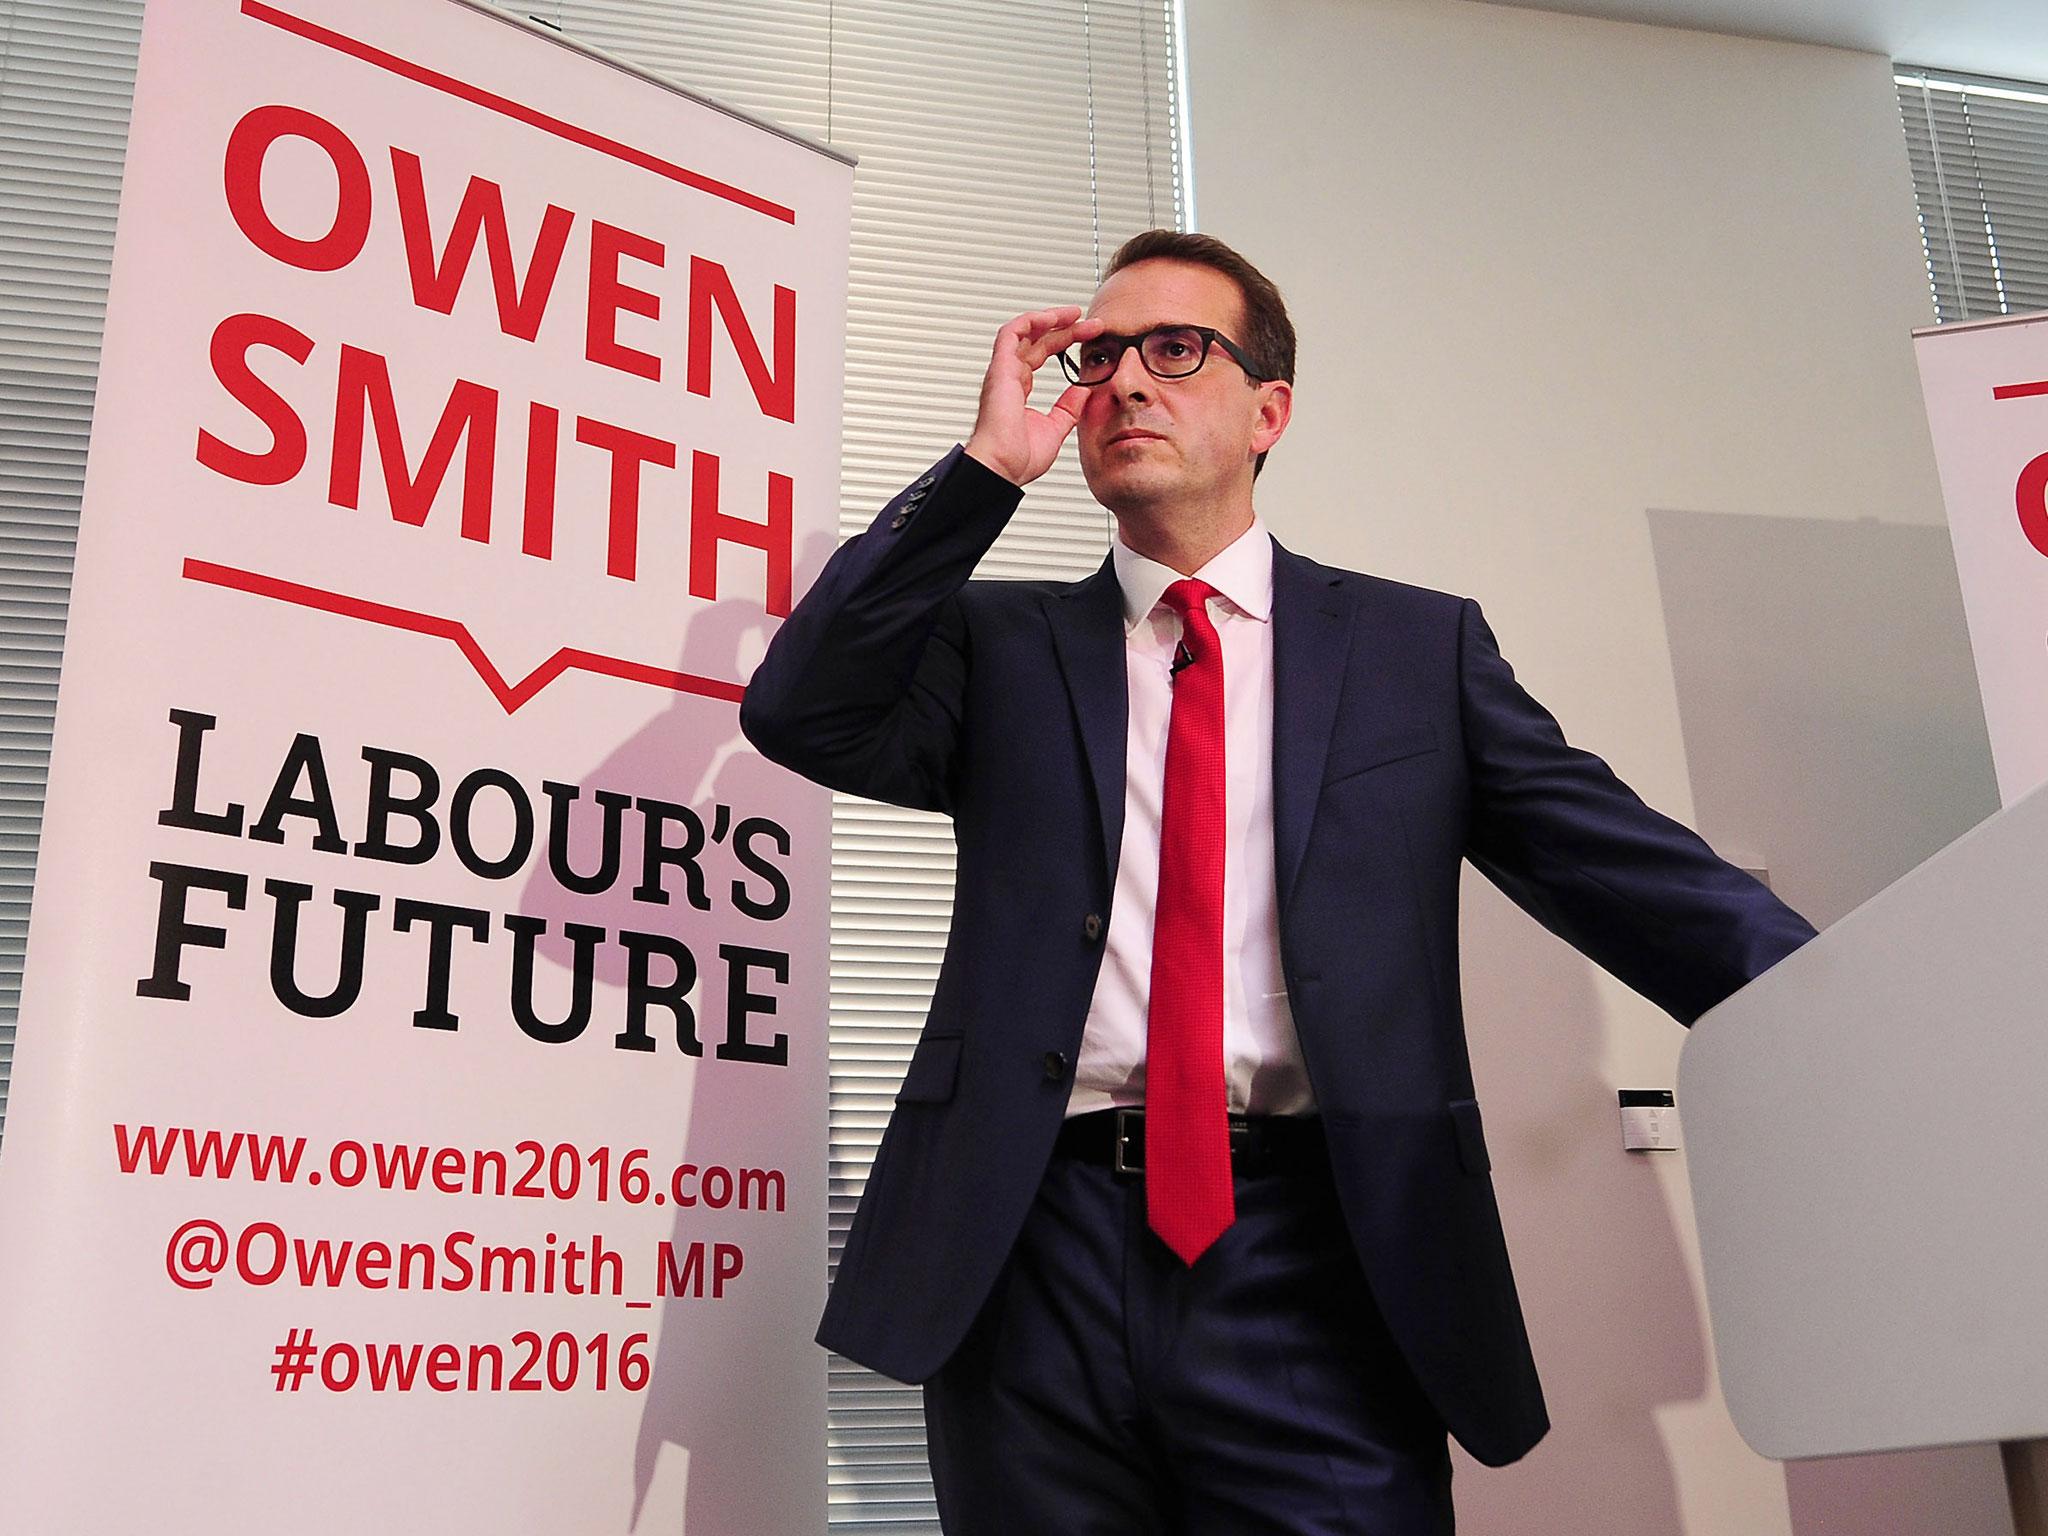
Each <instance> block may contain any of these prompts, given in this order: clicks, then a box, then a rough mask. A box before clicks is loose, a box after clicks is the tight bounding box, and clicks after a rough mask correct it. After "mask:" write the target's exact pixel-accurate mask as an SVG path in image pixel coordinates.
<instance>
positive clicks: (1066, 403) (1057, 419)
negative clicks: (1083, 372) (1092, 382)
mask: <svg viewBox="0 0 2048 1536" xmlns="http://www.w3.org/2000/svg"><path fill="white" fill-rule="evenodd" d="M1087 406H1088V386H1087V385H1086V384H1069V385H1068V386H1067V387H1066V388H1065V389H1064V390H1063V391H1061V393H1060V397H1059V399H1057V400H1055V401H1053V403H1052V404H1051V406H1049V407H1048V408H1047V409H1046V413H1045V417H1046V420H1048V421H1050V422H1051V423H1052V424H1053V425H1054V426H1056V427H1058V428H1059V429H1060V440H1061V441H1062V442H1064V441H1066V437H1067V434H1068V433H1069V432H1071V431H1073V430H1074V428H1075V426H1076V425H1077V424H1078V423H1079V422H1080V420H1081V412H1082V411H1084V410H1085V409H1087Z"/></svg>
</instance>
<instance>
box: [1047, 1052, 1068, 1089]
mask: <svg viewBox="0 0 2048 1536" xmlns="http://www.w3.org/2000/svg"><path fill="white" fill-rule="evenodd" d="M1043 1065H1044V1067H1045V1080H1046V1081H1047V1082H1048V1083H1057V1082H1062V1081H1064V1080H1065V1078H1066V1075H1067V1058H1066V1056H1065V1055H1064V1054H1062V1053H1061V1052H1059V1051H1047V1052H1046V1053H1045V1057H1044V1062H1043Z"/></svg>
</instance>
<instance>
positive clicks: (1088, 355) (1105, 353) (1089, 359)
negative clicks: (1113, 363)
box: [1081, 347, 1109, 368]
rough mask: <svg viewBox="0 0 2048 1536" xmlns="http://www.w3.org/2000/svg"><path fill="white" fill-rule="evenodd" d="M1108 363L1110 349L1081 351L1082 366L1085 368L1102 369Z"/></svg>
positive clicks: (1086, 349) (1090, 348) (1099, 348)
mask: <svg viewBox="0 0 2048 1536" xmlns="http://www.w3.org/2000/svg"><path fill="white" fill-rule="evenodd" d="M1108 361H1109V348H1107V347H1083V348H1082V349H1081V366H1082V367H1083V368H1100V367H1101V366H1102V365H1103V364H1104V363H1106V362H1108Z"/></svg>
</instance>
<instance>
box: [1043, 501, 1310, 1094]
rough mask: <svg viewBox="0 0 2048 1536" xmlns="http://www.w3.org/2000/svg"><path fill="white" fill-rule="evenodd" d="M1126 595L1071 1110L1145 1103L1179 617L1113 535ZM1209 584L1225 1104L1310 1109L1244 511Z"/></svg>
mask: <svg viewBox="0 0 2048 1536" xmlns="http://www.w3.org/2000/svg"><path fill="white" fill-rule="evenodd" d="M1110 555H1111V558H1112V560H1113V561H1114V562H1115V567H1116V579H1117V583H1118V585H1119V586H1121V587H1122V589H1123V599H1124V637H1125V639H1124V665H1125V670H1126V674H1127V676H1128V679H1129V691H1130V729H1129V733H1128V736H1127V739H1126V742H1125V748H1124V834H1123V844H1122V853H1121V854H1120V855H1119V857H1118V860H1117V873H1116V892H1115V895H1114V898H1113V904H1112V906H1111V907H1110V919H1109V932H1108V934H1107V936H1106V937H1105V939H1104V953H1103V957H1102V970H1101V973H1100V974H1099V975H1098V976H1097V977H1096V981H1095V996H1094V998H1093V1000H1092V1001H1091V1002H1090V1004H1089V1007H1088V1022H1087V1026H1086V1028H1085V1030H1084V1032H1083V1034H1082V1037H1081V1059H1080V1061H1079V1062H1078V1063H1077V1064H1076V1066H1075V1071H1074V1088H1073V1093H1072V1095H1071V1097H1070V1098H1069V1099H1068V1101H1067V1113H1068V1114H1069V1115H1078V1114H1085V1113H1087V1112H1088V1111H1090V1110H1097V1109H1108V1108H1111V1107H1113V1106H1121V1105H1141V1104H1143V1103H1144V1102H1145V1018H1146V1006H1147V1002H1148V1000H1149V998H1150V996H1151V980H1152V923H1153V917H1154V914H1155V913H1156V911H1157V910H1158V898H1159V816H1160V807H1161V804H1162V801H1163V799H1164V791H1165V784H1166V728H1167V723H1168V721H1169V719H1170V718H1171V716H1172V712H1173V682H1172V676H1171V671H1170V669H1171V667H1172V665H1173V656H1174V648H1175V647H1176V646H1177V645H1178V644H1179V642H1180V633H1181V622H1180V616H1179V615H1178V614H1176V613H1175V612H1174V611H1173V610H1172V609H1171V608H1168V607H1167V606H1166V605H1165V604H1163V603H1162V602H1160V600H1159V599H1160V597H1161V595H1162V594H1163V593H1164V592H1165V591H1166V589H1167V587H1169V586H1170V585H1172V584H1173V583H1174V582H1176V581H1179V580H1180V579H1181V576H1180V572H1178V571H1176V570H1173V569H1172V568H1170V567H1168V566H1164V565H1161V564H1159V562H1158V561H1156V560H1148V559H1147V558H1146V557H1145V556H1143V555H1141V554H1139V553H1138V552H1137V551H1136V550H1134V549H1131V548H1130V547H1129V546H1128V545H1126V544H1125V543H1124V542H1123V540H1122V539H1121V538H1118V539H1117V540H1116V541H1115V542H1114V544H1113V545H1112V547H1111V550H1110ZM1195 574H1196V576H1197V577H1198V578H1199V579H1201V580H1202V581H1206V582H1207V583H1208V584H1209V585H1210V586H1211V587H1213V588H1215V589H1216V592H1217V594H1218V595H1217V596H1216V597H1212V598H1211V599H1210V600H1209V618H1210V621H1211V622H1212V623H1213V624H1215V626H1216V634H1217V638H1218V639H1219V640H1220V641H1221V642H1222V646H1223V739H1224V780H1225V789H1224V819H1225V825H1226V826H1227V827H1228V828H1229V839H1230V841H1229V845H1228V846H1227V847H1226V848H1225V849H1224V855H1223V1060H1222V1061H1220V1062H1218V1063H1217V1067H1218V1070H1220V1071H1221V1072H1222V1073H1223V1074H1224V1082H1225V1086H1226V1090H1227V1093H1228V1098H1229V1105H1230V1109H1231V1112H1232V1113H1233V1114H1256V1115H1292V1114H1309V1113H1313V1112H1314V1109H1315V1095H1314V1093H1313V1092H1312V1091H1311V1090H1310V1088H1309V1082H1308V1072H1307V1069H1306V1068H1305V1067H1304V1066H1303V1064H1302V1059H1301V1042H1300V1040H1299V1039H1298V1038H1297V1037H1296V1035H1295V1032H1294V1014H1293V1012H1292V1010H1291V1009H1289V1007H1288V1005H1287V990H1286V985H1285V983H1284V982H1283V980H1282V979H1281V970H1280V909H1279V897H1278V894H1277V891H1276V889H1275V879H1274V873H1273V541H1272V539H1271V537H1270V536H1269V535H1268V534H1267V532H1266V525H1265V524H1264V523H1263V522H1262V521H1260V520H1258V519H1257V518H1254V519H1253V521H1252V525H1251V527H1250V528H1248V529H1246V530H1245V532H1244V533H1243V534H1241V535H1240V536H1239V537H1238V538H1237V539H1236V541H1235V542H1233V543H1232V544H1231V545H1230V546H1229V547H1228V548H1226V549H1224V550H1223V551H1222V552H1221V553H1219V554H1218V555H1217V556H1216V557H1215V558H1214V559H1212V560H1211V561H1210V562H1209V563H1208V564H1207V565H1205V566H1203V567H1202V569H1201V570H1199V571H1198V572H1196V573H1195Z"/></svg>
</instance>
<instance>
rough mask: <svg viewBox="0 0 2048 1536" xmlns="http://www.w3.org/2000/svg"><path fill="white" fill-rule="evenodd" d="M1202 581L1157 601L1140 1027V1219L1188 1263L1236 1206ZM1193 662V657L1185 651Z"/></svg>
mask: <svg viewBox="0 0 2048 1536" xmlns="http://www.w3.org/2000/svg"><path fill="white" fill-rule="evenodd" d="M1214 595H1215V591H1214V589H1213V588H1211V587H1210V586H1209V585H1208V584H1207V583H1206V582H1200V581H1194V580H1187V581H1176V582H1175V583H1174V584H1173V585H1172V586H1170V587H1168V588H1167V589H1166V594H1165V596H1164V598H1163V599H1162V601H1163V602H1164V603H1165V604H1166V605H1167V606H1168V607H1169V608H1171V609H1173V611H1174V612H1175V613H1177V614H1179V615H1180V618H1181V634H1182V640H1181V643H1182V645H1184V646H1185V647H1186V652H1187V655H1186V657H1184V658H1182V661H1181V664H1180V665H1178V666H1177V667H1176V668H1175V671H1174V679H1173V715H1172V720H1171V723H1170V724H1169V725H1168V726H1167V730H1166V794H1165V800H1164V803H1163V805H1162V807H1161V811H1160V817H1159V904H1158V908H1157V912H1156V915H1155V917H1154V919H1153V926H1152V990H1151V999H1150V1003H1149V1005H1148V1008H1147V1016H1146V1032H1145V1216H1146V1220H1147V1221H1148V1222H1149V1223H1150V1224H1151V1227H1152V1230H1153V1231H1154V1232H1157V1233H1158V1234H1159V1236H1160V1237H1161V1238H1162V1239H1164V1240H1165V1243H1166V1245H1167V1246H1168V1247H1169V1248H1171V1249H1172V1250H1173V1251H1174V1252H1175V1253H1177V1254H1179V1255H1180V1257H1181V1261H1182V1262H1183V1263H1186V1264H1192V1263H1194V1262H1195V1260H1196V1259H1198V1258H1200V1257H1201V1256H1202V1253H1203V1251H1204V1250H1206V1249H1207V1248H1208V1246H1209V1245H1210V1244H1211V1243H1213V1242H1215V1241H1216V1239H1217V1238H1218V1237H1221V1236H1222V1235H1223V1229H1224V1228H1225V1227H1228V1226H1229V1225H1230V1223H1231V1221H1232V1219H1233V1218H1234V1217H1235V1216H1236V1214H1237V1209H1236V1204H1235V1202H1234V1200H1233V1198H1232V1195H1231V1188H1230V1121H1229V1106H1228V1104H1227V1102H1226V1100H1225V1098H1224V1088H1223V847H1224V835H1225V833H1224V819H1223V786H1224V777H1223V648H1222V646H1221V645H1220V644H1219V643H1218V641H1217V639H1216V629H1215V626H1214V625H1212V624H1211V623H1210V622H1209V611H1208V608H1207V606H1206V605H1207V603H1208V600H1209V599H1210V598H1211V597H1213V596H1214ZM1189 658H1192V659H1189Z"/></svg>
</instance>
